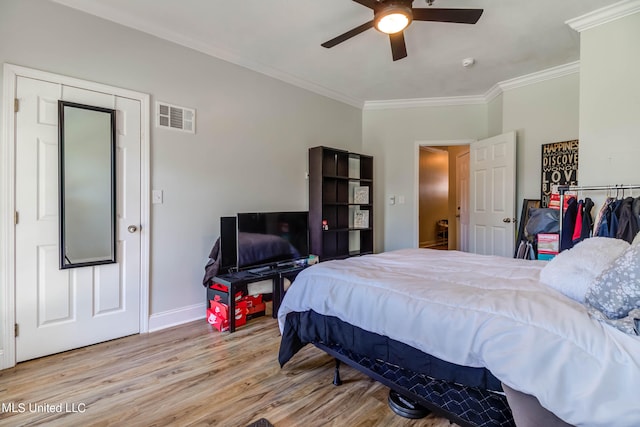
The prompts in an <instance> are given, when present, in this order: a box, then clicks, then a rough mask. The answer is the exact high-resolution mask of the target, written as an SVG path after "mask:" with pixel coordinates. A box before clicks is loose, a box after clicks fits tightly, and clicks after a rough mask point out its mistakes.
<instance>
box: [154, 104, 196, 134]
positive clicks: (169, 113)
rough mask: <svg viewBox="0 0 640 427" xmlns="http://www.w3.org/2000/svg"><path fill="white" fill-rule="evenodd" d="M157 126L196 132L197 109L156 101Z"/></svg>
mask: <svg viewBox="0 0 640 427" xmlns="http://www.w3.org/2000/svg"><path fill="white" fill-rule="evenodd" d="M156 126H157V127H161V128H168V129H174V130H181V131H184V132H189V133H196V110H194V109H192V108H185V107H178V106H177V105H171V104H167V103H165V102H156Z"/></svg>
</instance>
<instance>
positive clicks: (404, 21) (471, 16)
mask: <svg viewBox="0 0 640 427" xmlns="http://www.w3.org/2000/svg"><path fill="white" fill-rule="evenodd" d="M353 1H355V2H356V3H360V4H361V5H363V6H366V7H368V8H369V9H372V10H373V19H372V20H371V21H369V22H366V23H364V24H362V25H360V26H358V27H355V28H353V29H352V30H349V31H347V32H346V33H344V34H341V35H339V36H338V37H336V38H333V39H331V40H329V41H326V42H324V43H322V44H321V46H323V47H326V48H331V47H334V46H335V45H337V44H340V43H342V42H344V41H346V40H349V39H350V38H351V37H354V36H357V35H358V34H360V33H362V32H363V31H366V30H368V29H369V28H375V29H377V30H378V31H380V32H383V33H386V34H389V39H390V40H391V54H392V55H393V60H394V61H397V60H398V59H402V58H404V57H406V56H407V46H406V44H405V42H404V31H403V30H404V29H405V28H407V27H408V26H409V24H411V22H412V21H435V22H452V23H459V24H475V23H476V22H478V19H480V16H481V15H482V12H483V9H424V8H413V7H412V5H413V0H353ZM431 3H433V0H427V4H428V5H429V6H431Z"/></svg>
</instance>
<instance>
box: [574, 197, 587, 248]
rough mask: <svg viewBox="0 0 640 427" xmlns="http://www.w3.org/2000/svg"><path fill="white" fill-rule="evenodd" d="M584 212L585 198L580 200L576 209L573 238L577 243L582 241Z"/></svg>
mask: <svg viewBox="0 0 640 427" xmlns="http://www.w3.org/2000/svg"><path fill="white" fill-rule="evenodd" d="M583 212H584V200H578V207H577V210H576V223H575V225H574V226H573V235H572V236H571V240H572V241H573V244H574V245H575V244H576V243H578V242H579V241H580V235H581V234H582V214H583Z"/></svg>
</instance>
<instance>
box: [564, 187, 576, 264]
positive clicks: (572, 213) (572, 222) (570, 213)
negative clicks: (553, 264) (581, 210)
mask: <svg viewBox="0 0 640 427" xmlns="http://www.w3.org/2000/svg"><path fill="white" fill-rule="evenodd" d="M577 213H578V202H577V201H576V198H575V197H571V198H569V200H568V201H567V209H566V210H565V212H564V216H563V217H562V235H561V236H560V251H561V252H562V251H564V250H565V249H571V248H572V247H573V230H574V229H575V226H576V216H577Z"/></svg>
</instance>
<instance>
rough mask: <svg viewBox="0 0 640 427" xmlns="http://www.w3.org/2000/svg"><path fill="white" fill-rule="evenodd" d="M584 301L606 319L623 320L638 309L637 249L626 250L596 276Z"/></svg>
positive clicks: (639, 265) (639, 259) (639, 260)
mask: <svg viewBox="0 0 640 427" xmlns="http://www.w3.org/2000/svg"><path fill="white" fill-rule="evenodd" d="M585 300H586V302H587V304H588V305H590V306H592V307H593V308H595V309H596V310H599V311H601V312H602V313H603V314H604V315H605V316H607V318H609V319H620V318H622V317H626V316H627V314H628V313H629V312H630V311H631V310H633V309H635V308H640V245H636V246H631V247H629V249H627V250H626V251H624V252H623V253H622V255H620V256H619V257H618V258H616V259H615V260H614V261H613V263H611V265H610V266H609V267H608V268H606V269H605V270H604V271H603V272H602V273H600V274H599V275H598V276H597V277H596V278H595V280H594V281H593V283H592V284H591V286H590V287H589V290H588V291H587V295H586V298H585Z"/></svg>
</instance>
